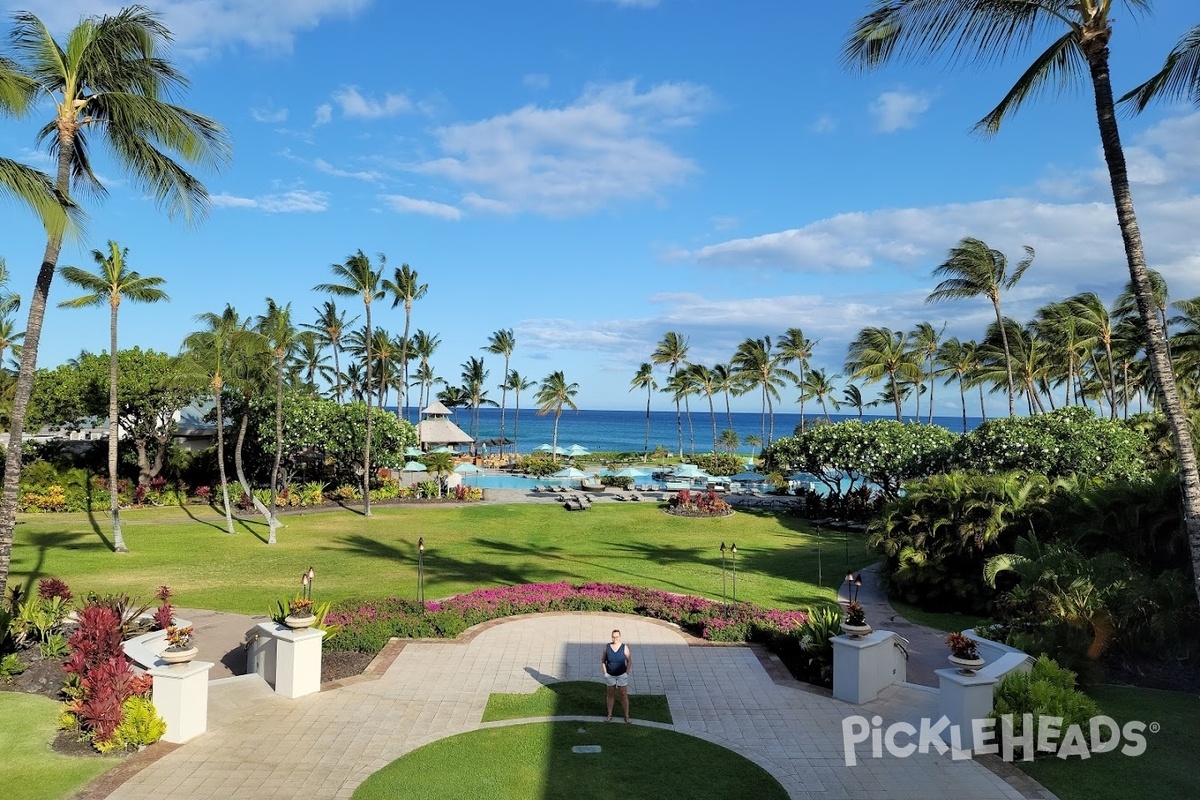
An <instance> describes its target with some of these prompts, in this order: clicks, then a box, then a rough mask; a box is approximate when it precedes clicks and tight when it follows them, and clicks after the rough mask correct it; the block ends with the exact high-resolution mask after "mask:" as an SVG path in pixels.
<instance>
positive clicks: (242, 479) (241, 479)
mask: <svg viewBox="0 0 1200 800" xmlns="http://www.w3.org/2000/svg"><path fill="white" fill-rule="evenodd" d="M249 426H250V412H249V411H248V410H247V411H243V412H242V421H241V424H240V425H239V426H238V436H237V447H235V448H234V450H233V469H234V472H236V473H237V479H238V483H240V484H241V485H242V492H244V493H245V495H246V496H247V497H249V498H250V503H251V504H252V505H253V506H254V509H255V510H256V511H258V513H260V514H262V515H263V518H264V519H265V520H266V521H267V528H268V537H269V538H274V537H275V515H274V514H272V513H271V509H269V508H267V507H266V506H264V505H263V503H262V501H261V500H259V499H258V498H257V497H255V496H254V490H253V489H252V488H250V481H248V480H246V473H245V471H244V470H243V468H242V445H243V444H245V443H246V428H248V427H249Z"/></svg>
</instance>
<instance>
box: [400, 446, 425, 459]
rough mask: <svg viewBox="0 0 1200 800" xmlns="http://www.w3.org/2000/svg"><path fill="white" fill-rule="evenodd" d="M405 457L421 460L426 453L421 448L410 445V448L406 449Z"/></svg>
mask: <svg viewBox="0 0 1200 800" xmlns="http://www.w3.org/2000/svg"><path fill="white" fill-rule="evenodd" d="M404 455H405V456H407V457H408V458H420V457H421V456H423V455H425V453H424V452H422V451H421V450H420V449H419V448H416V447H413V446H412V445H409V446H408V447H406V448H404Z"/></svg>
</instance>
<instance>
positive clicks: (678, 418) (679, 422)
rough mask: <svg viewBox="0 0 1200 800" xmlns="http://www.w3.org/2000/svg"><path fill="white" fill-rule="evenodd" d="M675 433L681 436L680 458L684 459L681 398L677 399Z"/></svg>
mask: <svg viewBox="0 0 1200 800" xmlns="http://www.w3.org/2000/svg"><path fill="white" fill-rule="evenodd" d="M675 432H676V433H678V434H679V456H680V458H682V457H683V412H682V411H680V410H679V398H675Z"/></svg>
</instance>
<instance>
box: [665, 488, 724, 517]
mask: <svg viewBox="0 0 1200 800" xmlns="http://www.w3.org/2000/svg"><path fill="white" fill-rule="evenodd" d="M667 513H669V514H674V515H675V516H679V517H725V516H728V515H730V514H732V513H733V508H732V507H730V505H729V503H726V502H725V501H724V500H722V499H721V497H720V496H719V495H718V494H717V493H716V492H714V491H712V490H711V489H710V490H709V491H707V492H693V491H690V490H688V489H681V490H680V491H678V492H676V493H675V495H674V496H672V497H671V499H670V500H668V501H667Z"/></svg>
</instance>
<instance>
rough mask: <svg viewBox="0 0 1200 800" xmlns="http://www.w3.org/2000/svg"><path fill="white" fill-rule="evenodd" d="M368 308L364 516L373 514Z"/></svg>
mask: <svg viewBox="0 0 1200 800" xmlns="http://www.w3.org/2000/svg"><path fill="white" fill-rule="evenodd" d="M363 305H364V306H366V309H367V391H366V392H364V394H365V395H366V396H367V397H366V400H367V423H366V426H365V427H366V430H367V440H366V442H365V443H364V444H363V477H362V479H363V483H362V486H363V516H364V517H369V516H371V301H370V300H367V301H366V302H365V303H363Z"/></svg>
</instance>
